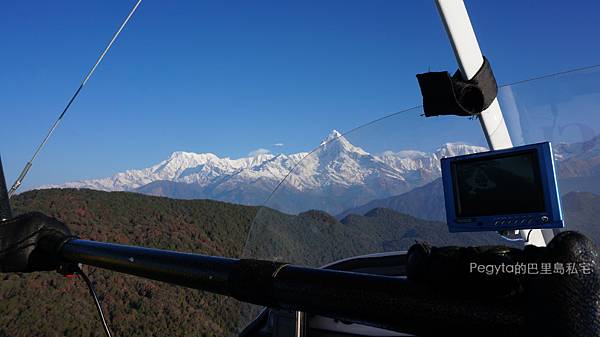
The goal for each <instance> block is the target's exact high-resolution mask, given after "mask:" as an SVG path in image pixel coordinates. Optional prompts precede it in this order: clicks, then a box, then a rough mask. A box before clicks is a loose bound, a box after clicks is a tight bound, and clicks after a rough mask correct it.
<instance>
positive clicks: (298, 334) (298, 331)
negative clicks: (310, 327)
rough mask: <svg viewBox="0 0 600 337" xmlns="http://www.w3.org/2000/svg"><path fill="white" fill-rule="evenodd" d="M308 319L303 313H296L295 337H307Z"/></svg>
mask: <svg viewBox="0 0 600 337" xmlns="http://www.w3.org/2000/svg"><path fill="white" fill-rule="evenodd" d="M306 325H307V319H306V314H305V313H304V312H302V311H296V318H295V324H294V329H295V331H294V337H307V336H306V333H307V329H306Z"/></svg>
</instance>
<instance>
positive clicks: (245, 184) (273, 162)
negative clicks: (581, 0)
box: [44, 130, 485, 214]
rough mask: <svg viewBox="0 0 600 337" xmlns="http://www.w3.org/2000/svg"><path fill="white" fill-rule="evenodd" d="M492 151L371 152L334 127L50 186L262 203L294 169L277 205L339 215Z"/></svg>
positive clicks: (459, 147) (461, 147) (455, 146)
mask: <svg viewBox="0 0 600 337" xmlns="http://www.w3.org/2000/svg"><path fill="white" fill-rule="evenodd" d="M484 150H485V148H483V147H478V146H471V145H467V144H463V143H447V144H444V145H442V146H441V147H440V148H439V149H437V150H436V151H434V152H430V153H428V152H422V151H414V150H404V151H400V152H393V151H386V152H384V153H382V154H370V153H368V152H366V151H365V150H363V149H362V148H360V147H358V146H355V145H353V144H351V143H350V142H349V141H348V140H347V139H346V138H345V137H343V136H342V135H341V134H340V133H339V132H337V131H335V130H334V131H332V132H331V134H329V135H328V136H327V138H325V139H324V140H323V142H322V143H321V146H320V147H319V148H318V149H317V150H316V151H314V152H312V153H311V154H309V153H307V152H301V153H295V154H289V155H286V154H279V155H272V154H261V155H257V156H253V157H247V158H239V159H231V158H219V157H218V156H216V155H214V154H211V153H200V154H199V153H190V152H174V153H173V154H172V155H171V156H170V157H169V158H168V159H166V160H164V161H162V162H160V163H158V164H156V165H154V166H152V167H149V168H146V169H142V170H128V171H125V172H121V173H117V174H115V175H113V176H111V177H108V178H102V179H94V180H84V181H77V182H70V183H66V184H63V185H58V186H56V185H55V186H44V188H51V187H63V188H64V187H70V188H90V189H96V190H102V191H134V192H140V193H144V194H149V195H156V196H167V197H172V198H180V199H214V200H222V201H228V202H234V203H240V204H248V205H261V204H263V203H264V202H265V200H266V199H267V198H268V197H269V195H270V194H271V193H272V191H273V190H274V189H275V187H276V186H277V185H278V184H279V183H280V182H281V181H282V180H283V179H284V178H286V176H287V179H286V180H285V182H284V183H283V184H282V185H281V186H280V189H279V190H278V192H277V195H275V196H274V197H273V198H272V199H271V204H269V206H271V207H274V208H276V209H279V210H282V211H286V212H292V213H297V212H301V211H305V210H308V209H313V208H315V209H321V210H324V211H328V212H330V213H333V214H336V213H339V212H342V211H344V210H346V209H348V208H351V207H355V206H359V205H362V204H364V203H366V202H368V201H370V200H372V199H376V198H384V197H389V196H393V195H398V194H401V193H404V192H407V191H409V190H411V189H413V188H414V187H418V186H422V185H424V184H426V183H428V182H430V181H432V180H434V179H436V178H438V177H439V176H440V158H442V157H446V156H455V155H460V154H466V153H474V152H480V151H484ZM288 174H289V176H288Z"/></svg>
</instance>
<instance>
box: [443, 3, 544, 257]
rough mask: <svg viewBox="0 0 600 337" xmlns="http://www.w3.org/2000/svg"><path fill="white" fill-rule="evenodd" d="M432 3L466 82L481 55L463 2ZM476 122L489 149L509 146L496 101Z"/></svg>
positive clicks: (536, 239)
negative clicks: (478, 123)
mask: <svg viewBox="0 0 600 337" xmlns="http://www.w3.org/2000/svg"><path fill="white" fill-rule="evenodd" d="M435 2H436V5H437V8H438V12H439V13H440V17H441V18H442V21H443V23H444V28H445V29H446V33H447V34H448V38H449V39H450V43H451V44H452V50H453V51H454V55H455V56H456V61H457V63H458V68H459V69H460V72H461V74H462V76H463V78H464V79H465V80H470V79H471V78H473V76H475V74H476V73H477V71H478V70H479V68H481V65H482V64H483V55H482V53H481V49H480V48H479V43H478V42H477V37H476V36H475V31H474V30H473V25H472V24H471V20H470V19H469V14H468V13H467V9H466V8H465V3H464V2H463V0H436V1H435ZM479 121H480V123H481V128H482V129H483V133H484V135H485V138H486V140H487V143H488V146H489V148H490V150H501V149H507V148H511V147H513V143H512V141H511V139H510V134H509V133H508V128H507V127H506V123H505V121H504V116H503V115H502V110H501V109H500V105H499V104H498V99H497V98H496V99H495V100H494V101H493V102H492V104H491V105H490V106H489V107H488V108H487V109H485V110H484V111H483V112H482V113H481V115H480V116H479ZM529 232H530V230H521V231H520V234H521V237H522V238H523V239H526V238H527V237H528V236H529V241H528V244H533V245H536V246H546V244H547V243H548V242H549V241H550V240H551V239H552V238H551V237H550V235H546V238H545V237H544V236H543V235H542V231H541V230H539V229H535V230H533V231H532V232H531V234H530V233H529ZM528 234H530V235H528Z"/></svg>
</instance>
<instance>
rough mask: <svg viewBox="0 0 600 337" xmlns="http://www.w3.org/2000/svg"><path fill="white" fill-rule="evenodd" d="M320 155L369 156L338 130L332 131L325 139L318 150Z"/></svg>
mask: <svg viewBox="0 0 600 337" xmlns="http://www.w3.org/2000/svg"><path fill="white" fill-rule="evenodd" d="M317 152H318V153H320V154H325V153H327V154H332V153H333V154H341V153H354V154H357V155H359V156H367V155H369V153H368V152H366V151H365V150H363V149H361V148H360V147H358V146H354V145H353V144H352V143H350V142H349V141H348V139H346V137H344V136H343V135H342V134H341V133H340V132H338V131H337V130H332V131H331V133H329V135H328V136H327V138H325V139H324V140H323V141H322V142H321V145H320V148H319V149H318V150H317Z"/></svg>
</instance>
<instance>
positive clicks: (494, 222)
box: [441, 142, 564, 232]
mask: <svg viewBox="0 0 600 337" xmlns="http://www.w3.org/2000/svg"><path fill="white" fill-rule="evenodd" d="M520 152H521V153H522V152H534V153H535V154H536V155H535V156H534V157H536V158H537V161H538V165H537V166H538V169H539V172H538V174H539V178H540V183H541V185H542V191H543V199H544V208H545V211H544V212H531V213H514V214H496V215H480V216H469V217H458V216H457V212H456V207H457V203H456V202H457V196H456V195H455V193H456V189H455V186H454V172H453V166H454V164H455V163H458V162H461V161H472V160H477V159H483V158H496V157H503V156H506V155H514V154H518V153H520ZM441 167H442V180H443V186H444V199H445V206H446V222H447V224H448V229H449V231H450V232H479V231H503V230H520V229H537V228H541V229H549V228H563V227H564V222H563V218H562V210H561V204H560V197H559V192H558V184H557V182H556V170H555V165H554V159H553V157H552V145H551V144H550V142H544V143H537V144H529V145H523V146H518V147H513V148H510V149H503V150H496V151H487V152H480V153H474V154H468V155H462V156H456V157H448V158H442V160H441ZM543 217H547V221H543ZM544 220H545V219H544Z"/></svg>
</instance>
